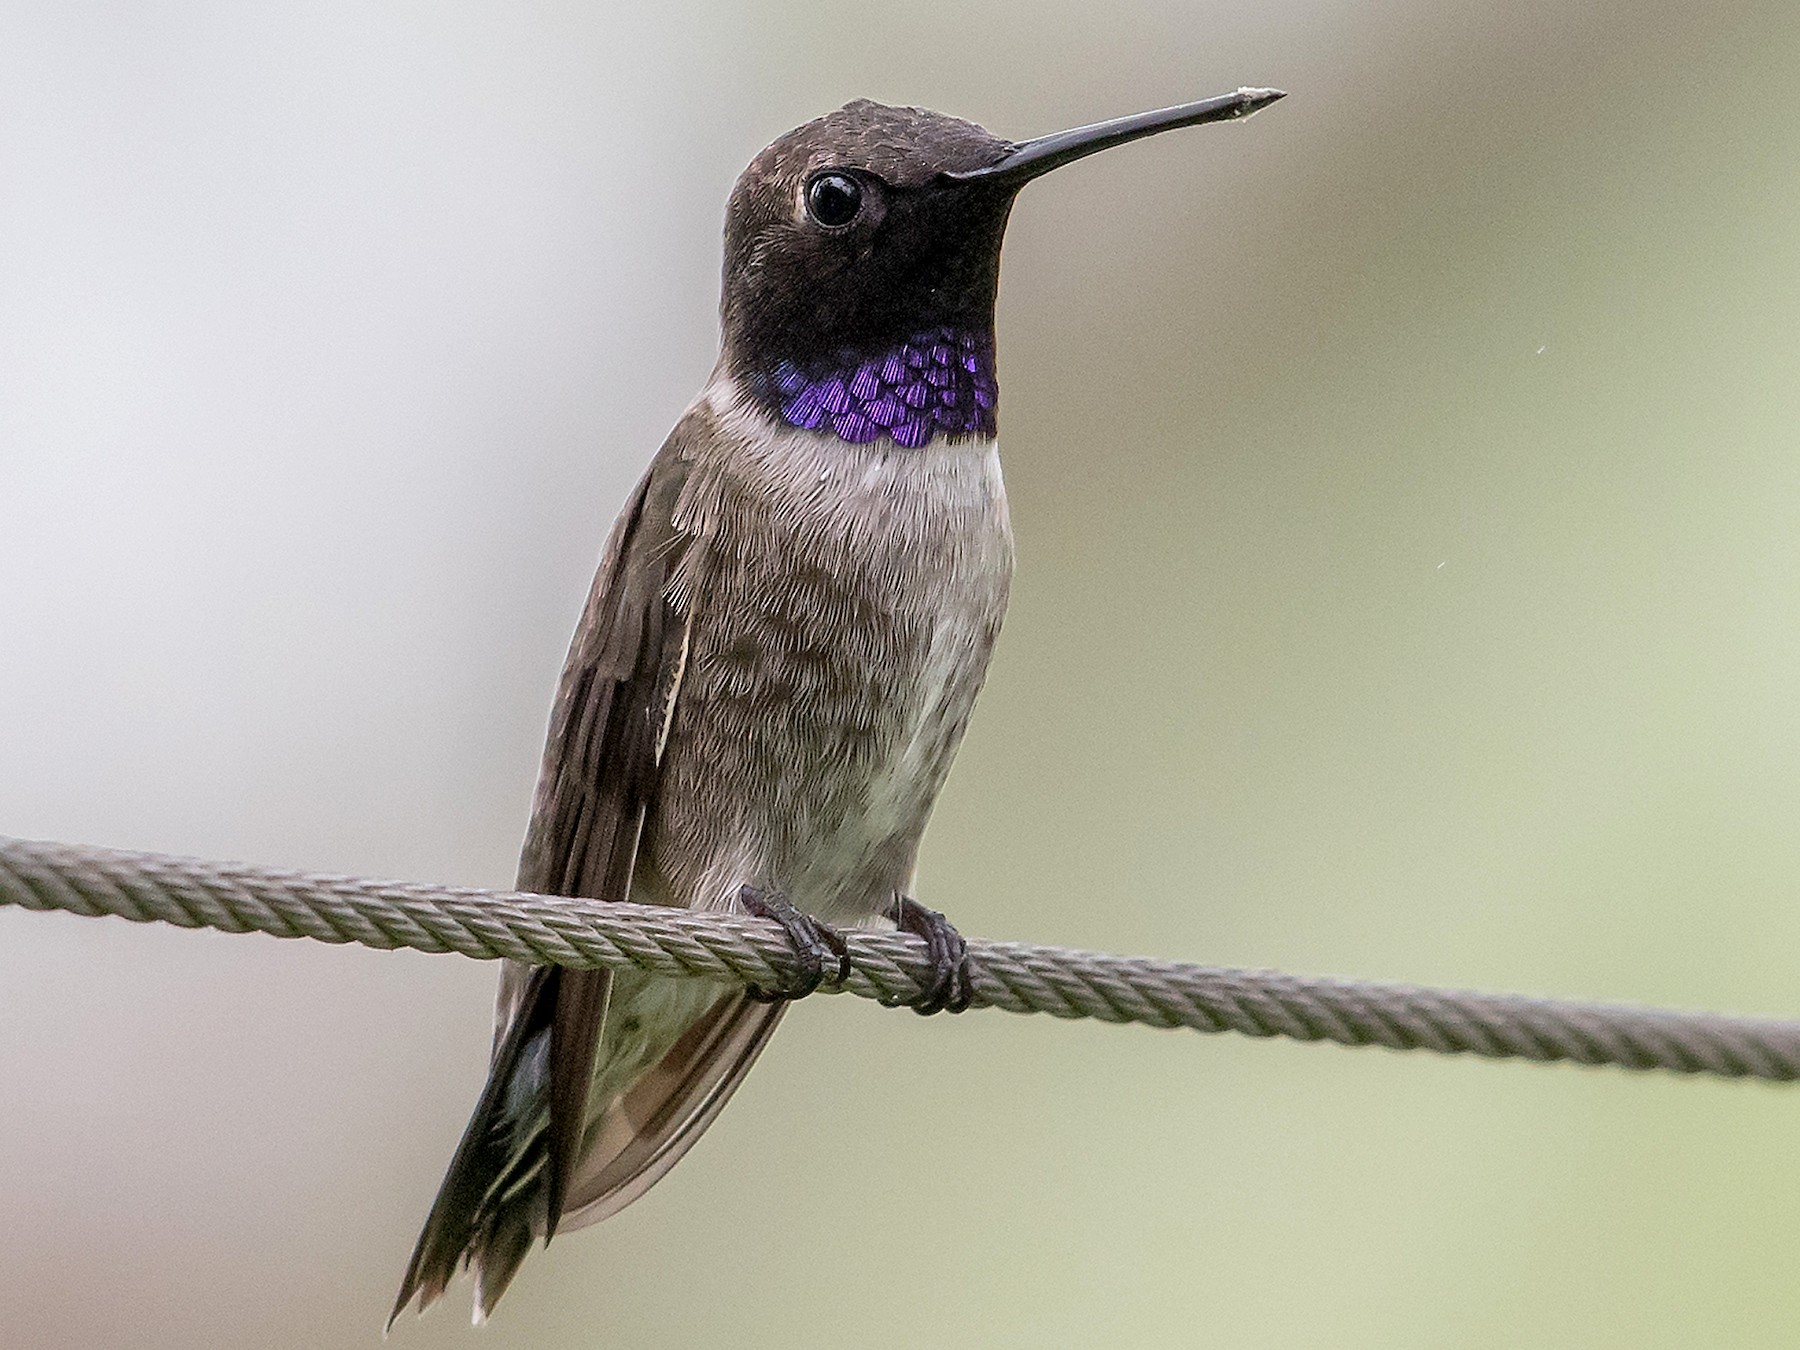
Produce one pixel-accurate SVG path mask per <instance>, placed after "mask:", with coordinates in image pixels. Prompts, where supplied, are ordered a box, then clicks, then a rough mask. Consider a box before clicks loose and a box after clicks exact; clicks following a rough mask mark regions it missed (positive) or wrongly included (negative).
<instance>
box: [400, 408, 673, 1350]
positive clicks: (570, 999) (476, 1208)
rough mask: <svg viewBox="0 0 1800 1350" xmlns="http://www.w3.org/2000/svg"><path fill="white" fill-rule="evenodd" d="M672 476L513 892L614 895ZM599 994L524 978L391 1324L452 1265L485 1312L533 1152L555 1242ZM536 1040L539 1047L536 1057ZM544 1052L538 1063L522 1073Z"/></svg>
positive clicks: (619, 548)
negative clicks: (530, 1101)
mask: <svg viewBox="0 0 1800 1350" xmlns="http://www.w3.org/2000/svg"><path fill="white" fill-rule="evenodd" d="M685 478H686V465H685V461H684V460H683V459H682V458H681V457H680V456H679V455H678V454H677V453H674V452H673V443H672V444H671V446H669V447H665V449H664V453H662V454H660V455H658V456H657V459H656V461H655V463H653V464H652V465H651V468H650V471H649V472H648V473H647V474H646V475H645V476H644V478H643V480H642V481H641V482H640V483H639V484H638V486H637V489H636V491H635V492H634V493H633V494H632V496H631V499H630V500H629V501H628V502H627V503H626V505H625V510H624V511H623V512H622V513H621V515H620V517H619V520H618V523H617V524H616V525H615V526H614V527H613V533H612V537H611V538H610V539H609V540H608V541H607V547H606V552H605V554H604V556H603V557H602V559H601V563H600V568H599V572H598V574H597V575H596V576H595V578H594V585H593V589H592V591H591V592H590V593H589V596H588V603H587V609H586V612H585V613H584V614H583V616H582V621H581V624H580V626H579V627H578V628H577V629H576V632H575V639H574V642H573V643H572V644H571V647H570V651H569V658H568V662H567V665H566V666H565V668H564V671H563V679H562V687H561V689H560V690H559V691H558V697H557V702H556V708H555V711H554V713H553V714H552V716H551V724H550V734H549V739H548V743H547V745H546V747H545V751H544V764H543V769H542V772H541V774H540V777H539V780H538V790H537V798H536V801H535V803H534V805H533V809H532V818H531V826H530V828H529V830H528V831H527V833H526V839H525V848H524V852H523V855H522V857H521V859H520V863H519V883H518V884H519V887H520V888H521V889H522V890H531V891H539V892H543V893H546V894H552V895H581V896H592V897H594V898H597V899H602V900H624V899H627V898H628V896H629V893H630V889H631V875H632V870H633V867H634V865H635V863H636V860H637V849H638V840H639V836H640V834H641V832H642V829H643V823H644V812H645V808H646V805H647V803H648V801H649V798H650V795H651V793H652V791H653V790H654V787H655V780H656V771H657V762H658V759H659V758H660V755H661V751H662V742H663V739H664V736H665V734H666V730H667V719H668V714H669V711H670V708H671V707H672V704H673V700H674V698H675V696H676V693H677V688H678V685H679V678H680V671H681V668H682V665H683V662H684V661H685V658H686V652H687V638H688V625H689V622H690V619H691V616H690V615H688V614H684V613H681V612H679V611H678V610H677V607H676V604H675V602H674V600H673V599H672V598H671V588H670V586H669V584H668V583H669V581H670V579H671V577H672V575H673V573H674V570H675V569H676V567H677V566H679V565H680V564H681V561H682V558H683V555H684V553H685V551H686V547H687V544H688V538H687V536H686V535H684V534H683V533H682V532H681V531H679V530H678V529H677V528H676V526H675V524H674V507H675V501H676V498H677V497H678V496H679V494H680V491H681V488H682V485H683V482H684V481H685ZM610 989H611V976H610V974H609V972H607V971H604V970H563V969H556V968H547V967H546V968H534V969H531V970H530V971H529V972H528V973H527V974H526V975H525V978H524V983H523V988H522V990H521V991H520V992H519V994H518V997H517V1000H516V1004H515V1009H514V1012H513V1014H512V1017H511V1021H510V1023H509V1024H508V1025H507V1027H506V1029H505V1030H504V1031H503V1032H502V1033H501V1034H500V1035H499V1036H498V1037H497V1038H496V1043H495V1047H494V1056H493V1061H492V1063H491V1065H490V1066H489V1071H488V1082H487V1087H486V1089H485V1090H484V1091H483V1093H482V1095H481V1099H480V1100H479V1101H478V1102H477V1103H476V1106H475V1111H474V1113H473V1115H472V1116H471V1117H470V1120H469V1124H468V1126H467V1128H466V1129H465V1131H464V1133H463V1138H462V1142H461V1143H460V1144H459V1145H458V1147H457V1150H456V1154H455V1156H454V1157H453V1158H452V1160H451V1163H450V1170H449V1172H448V1174H447V1175H446V1176H445V1178H444V1182H443V1185H442V1187H441V1188H440V1189H439V1192H438V1196H437V1200H436V1202H435V1203H434V1204H433V1205H432V1209H431V1214H430V1215H429V1217H428V1218H427V1219H426V1221H425V1228H424V1231H423V1232H421V1233H420V1235H419V1242H418V1246H417V1247H416V1248H415V1250H414V1252H413V1258H412V1262H411V1264H410V1265H409V1266H408V1267H407V1271H406V1277H405V1279H404V1280H403V1281H402V1283H401V1288H400V1297H399V1299H398V1301H397V1302H396V1304H395V1309H394V1311H395V1315H396V1316H397V1315H398V1314H399V1311H400V1309H402V1308H404V1307H405V1306H406V1304H407V1303H408V1302H409V1301H410V1300H411V1298H412V1296H413V1295H414V1294H415V1293H417V1294H418V1295H419V1296H420V1305H421V1307H423V1306H424V1305H426V1304H429V1303H430V1302H431V1301H432V1300H433V1299H435V1298H436V1297H437V1296H438V1295H439V1294H440V1293H442V1292H443V1289H444V1286H445V1285H446V1284H447V1283H448V1282H449V1280H450V1278H451V1276H452V1275H453V1274H454V1272H455V1269H456V1266H457V1264H458V1263H459V1262H460V1261H462V1260H463V1259H465V1258H471V1259H473V1260H474V1261H475V1263H476V1264H477V1265H479V1266H480V1267H481V1284H480V1289H479V1290H478V1301H479V1304H480V1306H481V1307H482V1308H483V1309H485V1308H488V1307H491V1306H492V1304H493V1300H494V1299H496V1298H498V1297H499V1294H500V1291H501V1290H502V1289H504V1288H505V1287H506V1284H507V1282H508V1281H509V1280H510V1279H511V1278H512V1275H513V1272H514V1271H516V1270H517V1268H518V1265H519V1262H520V1261H521V1260H522V1259H523V1258H524V1255H525V1251H526V1250H527V1248H528V1247H529V1246H530V1240H531V1233H532V1209H531V1207H530V1206H531V1204H532V1203H533V1202H532V1199H531V1197H529V1196H528V1195H525V1194H523V1192H524V1191H527V1190H528V1189H529V1188H528V1187H520V1186H518V1184H517V1179H518V1178H519V1176H520V1175H521V1174H522V1172H528V1171H529V1170H530V1167H536V1166H537V1165H538V1163H537V1158H536V1157H535V1156H530V1157H528V1156H527V1154H532V1155H535V1153H536V1152H537V1150H539V1148H540V1147H541V1149H542V1153H543V1186H544V1196H543V1202H544V1203H545V1204H546V1206H547V1208H546V1209H545V1210H543V1211H540V1213H541V1214H542V1216H543V1217H544V1220H545V1228H546V1230H547V1232H550V1233H553V1232H555V1230H556V1224H557V1221H558V1219H559V1218H560V1217H561V1214H562V1209H563V1205H564V1202H565V1200H566V1199H567V1197H568V1194H569V1187H570V1182H571V1180H572V1178H573V1177H574V1174H575V1170H576V1168H577V1165H578V1164H579V1161H580V1145H581V1136H582V1128H583V1125H584V1123H585V1118H586V1114H587V1099H588V1093H589V1091H590V1089H591V1087H592V1082H593V1072H594V1054H595V1049H596V1046H597V1045H598V1043H599V1038H600V1033H601V1029H602V1025H603V1023H604V1021H605V1017H606V1005H607V998H608V994H609V992H610ZM546 1031H547V1032H548V1041H549V1044H548V1047H547V1050H546V1049H543V1048H540V1047H542V1045H543V1039H544V1033H545V1032H546ZM545 1054H547V1063H545V1064H541V1065H534V1064H533V1062H532V1061H533V1059H534V1056H539V1055H545ZM534 1071H535V1072H536V1073H541V1074H545V1075H546V1076H547V1077H548V1085H547V1086H548V1091H547V1094H546V1095H547V1098H548V1103H549V1110H548V1121H547V1122H546V1123H545V1127H544V1129H543V1131H542V1136H541V1139H540V1138H539V1137H538V1131H537V1129H536V1124H537V1122H535V1121H529V1120H517V1119H513V1118H512V1117H511V1116H510V1115H509V1110H512V1109H516V1107H517V1101H518V1096H519V1094H517V1093H514V1092H511V1091H509V1089H511V1088H512V1086H513V1083H514V1080H515V1078H517V1077H518V1076H520V1075H521V1074H531V1073H533V1072H534ZM526 1163H529V1166H528V1167H522V1164H526ZM502 1182H504V1183H505V1184H504V1185H502ZM391 1322H392V1319H390V1325H391Z"/></svg>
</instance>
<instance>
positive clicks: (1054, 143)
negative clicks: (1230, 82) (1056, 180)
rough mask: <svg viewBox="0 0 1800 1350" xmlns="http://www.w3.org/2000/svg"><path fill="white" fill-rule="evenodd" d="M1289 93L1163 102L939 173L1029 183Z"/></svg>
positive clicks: (947, 177) (955, 179)
mask: <svg viewBox="0 0 1800 1350" xmlns="http://www.w3.org/2000/svg"><path fill="white" fill-rule="evenodd" d="M1286 97H1287V94H1286V92H1285V91H1283V90H1280V89H1239V90H1238V91H1237V92H1236V93H1233V94H1221V95H1219V97H1217V98H1203V99H1201V100H1200V101H1199V102H1198V103H1183V104H1181V105H1180V106H1179V107H1175V108H1162V109H1159V110H1158V111H1156V112H1147V113H1135V114H1133V115H1132V116H1130V117H1115V118H1113V120H1112V121H1110V122H1096V123H1094V124H1093V125H1092V126H1089V127H1076V128H1075V129H1074V130H1073V131H1059V132H1056V133H1055V134H1054V135H1051V136H1039V137H1037V138H1035V139H1033V140H1029V141H1020V142H1019V143H1018V144H1017V145H1015V146H1013V147H1012V149H1010V150H1008V151H1007V152H1006V153H1005V154H1004V155H1002V156H1001V157H1000V158H999V159H998V160H996V161H995V162H994V163H992V164H989V165H988V166H987V167H986V168H981V169H968V170H965V171H964V172H962V173H945V174H939V175H938V177H939V179H940V180H941V181H943V182H946V183H977V182H980V183H994V184H997V185H999V184H1004V185H1006V186H1009V187H1023V186H1024V185H1025V184H1026V183H1028V182H1030V181H1031V180H1032V179H1033V178H1036V177H1038V176H1040V175H1042V174H1046V173H1049V172H1050V170H1052V169H1060V168H1061V167H1062V166H1063V165H1065V164H1069V163H1073V162H1074V161H1075V160H1078V159H1083V158H1085V157H1086V156H1088V155H1093V154H1098V153H1099V152H1100V151H1102V150H1110V149H1112V148H1113V146H1115V145H1124V144H1125V142H1127V141H1135V140H1138V139H1139V138H1140V137H1144V136H1154V135H1155V134H1156V133H1157V132H1159V131H1170V130H1173V129H1174V128H1176V127H1193V126H1199V125H1200V124H1201V123H1202V122H1229V121H1232V120H1234V119H1236V118H1239V117H1248V116H1249V115H1250V114H1251V113H1253V112H1255V111H1257V110H1258V109H1259V108H1266V107H1268V106H1269V105H1270V104H1271V103H1273V102H1274V101H1275V100H1276V99H1278V98H1286Z"/></svg>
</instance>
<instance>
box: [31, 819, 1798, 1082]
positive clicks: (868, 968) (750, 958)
mask: <svg viewBox="0 0 1800 1350" xmlns="http://www.w3.org/2000/svg"><path fill="white" fill-rule="evenodd" d="M0 904H8V905H17V906H21V907H23V908H25V909H35V910H67V911H69V912H70V913H74V914H87V915H102V914H110V915H117V916H119V917H121V918H126V919H131V920H134V921H137V922H152V921H156V922H162V923H172V924H177V925H179V926H181V927H183V928H217V929H222V930H224V931H225V932H231V933H245V932H257V933H270V934H273V935H274V936H276V937H308V938H313V939H316V940H317V941H320V942H335V943H350V942H354V943H360V944H362V945H363V946H366V947H377V948H383V949H392V948H397V947H408V948H412V949H413V950H416V951H424V952H460V953H462V954H463V955H464V956H472V957H477V958H483V959H494V958H499V957H511V958H513V959H515V960H520V961H531V962H537V963H541V964H553V965H565V966H577V967H582V966H635V967H638V968H640V969H642V970H646V971H649V972H651V973H652V974H657V975H670V976H697V977H702V978H707V979H713V980H722V981H737V982H740V983H751V984H758V985H761V986H763V987H765V988H766V987H771V986H774V985H776V984H778V983H779V982H780V981H781V980H782V979H783V978H784V977H786V976H789V975H791V974H793V973H794V956H793V952H792V950H791V948H790V947H789V945H788V941H787V939H786V937H785V936H784V935H783V934H782V931H781V929H780V928H779V927H778V926H777V925H776V924H774V923H772V922H770V921H769V920H766V919H752V918H744V917H738V916H735V915H723V914H708V913H701V912H697V911H694V910H682V909H665V908H660V907H655V906H645V905H626V904H602V903H600V902H598V901H594V900H583V899H575V898H570V897H565V896H543V895H530V894H526V893H522V892H516V891H487V890H477V889H473V888H468V887H458V886H429V885H414V884H409V883H404V882H392V881H372V880H367V879H364V878H359V877H345V876H332V875H324V874H317V873H307V872H290V871H283V870H279V869H276V868H269V867H257V866H252V865H248V864H241V863H216V862H207V861H204V860H201V859H195V858H181V857H172V856H168V855H164V854H154V853H129V852H123V851H120V850H116V849H105V848H95V847H91V846H87V845H74V844H55V843H41V842H34V841H29V840H23V839H11V838H6V837H4V836H0ZM846 936H847V938H848V942H849V949H850V960H851V974H850V977H849V979H848V980H847V981H845V983H844V984H843V985H842V986H841V988H842V989H843V990H844V991H846V992H849V993H852V994H857V995H860V996H862V997H864V998H875V999H881V1000H884V1001H887V1002H896V1001H900V1000H904V999H908V998H911V997H914V996H916V995H917V994H918V993H919V992H920V989H921V985H922V981H923V979H924V978H926V977H927V975H928V973H929V968H928V965H927V963H926V959H925V944H924V943H923V942H922V941H921V940H919V939H918V938H915V937H912V936H910V935H907V934H901V933H859V932H853V933H849V934H847V935H846ZM969 955H970V959H971V965H972V968H973V977H974V978H973V985H974V1000H973V1003H972V1006H973V1007H978V1008H980V1007H988V1008H1004V1009H1006V1010H1007V1011H1008V1012H1015V1013H1028V1012H1036V1013H1048V1014H1049V1015H1051V1016H1052V1017H1063V1018H1080V1017H1092V1018H1097V1019H1099V1020H1101V1021H1104V1022H1140V1023H1143V1024H1144V1025H1146V1026H1153V1027H1187V1028H1190V1029H1192V1030H1194V1031H1206V1032H1221V1031H1235V1032H1237V1033H1239V1034H1240V1035H1245V1036H1257V1037H1272V1036H1281V1037H1286V1038H1288V1039H1290V1040H1297V1041H1332V1042H1335V1043H1337V1044H1339V1045H1348V1046H1364V1045H1379V1046H1385V1047H1387V1048H1388V1049H1390V1050H1433V1051H1436V1052H1437V1053H1439V1054H1447V1055H1458V1054H1468V1055H1480V1056H1483V1057H1485V1058H1489V1059H1526V1060H1533V1061H1537V1062H1540V1063H1546V1062H1553V1061H1559V1060H1568V1061H1572V1062H1574V1063H1578V1064H1593V1065H1601V1064H1608V1065H1616V1066H1619V1067H1622V1068H1627V1069H1638V1070H1645V1069H1662V1070H1666V1071H1669V1072H1672V1073H1681V1074H1706V1075H1711V1076H1714V1077H1720V1078H1756V1079H1763V1080H1766V1081H1770V1082H1782V1083H1788V1082H1793V1081H1795V1080H1796V1079H1800V1021H1791V1020H1784V1019H1779V1018H1753V1017H1731V1016H1725V1015H1720V1014H1714V1013H1698V1012H1678V1011H1672V1010H1669V1009H1662V1008H1647V1007H1637V1006H1632V1005H1627V1004H1611V1003H1587V1002H1575V1001H1568V1000H1558V999H1542V998H1527V997H1524V996H1521V995H1516V994H1486V993H1476V992H1470V991H1466V990H1454V989H1433V988H1424V987H1420V986H1414V985H1405V984H1390V983H1375V982H1363V981H1353V980H1336V979H1319V978H1311V977H1303V976H1297V975H1287V974H1283V973H1281V972H1279V971H1259V970H1233V969H1225V968H1219V967H1213V966H1198V965H1186V964H1181V963H1177V962H1170V961H1154V960H1149V959H1146V958H1141V957H1122V956H1108V955H1104V954H1102V953H1098V952H1084V951H1071V950H1068V949H1065V948H1058V947H1034V946H1028V945H1025V944H1023V943H1014V942H986V941H979V940H972V941H970V943H969ZM831 988H832V986H829V985H828V986H826V987H825V990H830V989H831ZM822 992H824V991H822Z"/></svg>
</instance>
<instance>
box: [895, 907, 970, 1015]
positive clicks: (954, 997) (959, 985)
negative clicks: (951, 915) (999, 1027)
mask: <svg viewBox="0 0 1800 1350" xmlns="http://www.w3.org/2000/svg"><path fill="white" fill-rule="evenodd" d="M888 917H889V918H891V919H892V920H893V921H894V922H895V924H897V925H898V926H899V929H900V931H901V932H902V933H911V934H912V935H913V936H914V937H921V938H924V939H925V957H926V959H927V960H928V961H930V962H931V975H930V977H929V978H928V979H927V980H926V982H925V987H924V988H923V989H921V990H920V991H919V994H918V997H917V998H912V999H900V1000H896V1001H895V1004H894V1005H893V1006H896V1007H897V1006H899V1005H900V1004H902V1003H904V1004H905V1006H907V1007H909V1008H911V1009H912V1010H913V1011H914V1012H916V1013H919V1014H921V1015H924V1016H928V1015H930V1014H931V1013H935V1012H952V1013H959V1012H962V1011H963V1010H964V1009H966V1008H967V1007H968V1006H969V1000H970V999H971V998H973V997H974V994H975V988H974V978H973V976H972V975H971V973H970V970H969V944H968V943H967V942H966V941H965V940H964V939H963V935H962V934H961V933H959V932H957V931H956V929H955V928H954V927H953V926H952V925H951V923H950V920H948V919H946V918H945V917H944V916H943V915H942V914H939V913H938V912H937V911H936V910H935V909H926V908H925V906H923V905H921V904H920V903H919V902H918V901H917V900H914V899H913V898H912V897H911V896H906V895H898V896H895V897H894V907H893V908H892V909H891V910H889V911H888Z"/></svg>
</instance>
